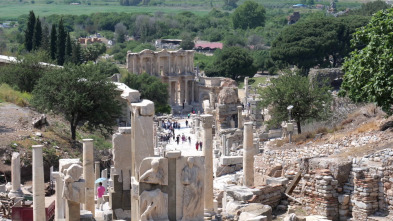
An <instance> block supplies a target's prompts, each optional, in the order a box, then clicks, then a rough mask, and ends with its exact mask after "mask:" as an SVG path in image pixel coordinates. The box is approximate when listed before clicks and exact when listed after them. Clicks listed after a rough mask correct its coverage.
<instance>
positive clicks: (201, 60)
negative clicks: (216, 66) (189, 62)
mask: <svg viewBox="0 0 393 221" xmlns="http://www.w3.org/2000/svg"><path fill="white" fill-rule="evenodd" d="M211 65H213V57H212V56H207V55H204V54H200V53H195V54H194V66H198V67H199V70H205V68H206V67H208V66H211Z"/></svg>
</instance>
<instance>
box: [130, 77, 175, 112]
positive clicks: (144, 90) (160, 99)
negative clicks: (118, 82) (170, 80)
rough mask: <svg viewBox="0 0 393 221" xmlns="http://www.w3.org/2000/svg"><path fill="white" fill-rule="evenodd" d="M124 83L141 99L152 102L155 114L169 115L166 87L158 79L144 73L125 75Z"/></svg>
mask: <svg viewBox="0 0 393 221" xmlns="http://www.w3.org/2000/svg"><path fill="white" fill-rule="evenodd" d="M124 83H125V84H126V85H127V86H128V87H130V88H132V89H135V90H138V91H139V92H140V93H141V97H142V98H144V99H148V100H151V101H153V102H154V105H155V109H156V112H158V113H169V112H170V106H169V105H168V98H169V97H168V96H169V95H168V85H167V84H164V83H162V82H161V81H160V79H159V78H157V77H154V76H150V75H148V74H146V73H143V74H141V75H138V74H127V76H126V77H125V78H124Z"/></svg>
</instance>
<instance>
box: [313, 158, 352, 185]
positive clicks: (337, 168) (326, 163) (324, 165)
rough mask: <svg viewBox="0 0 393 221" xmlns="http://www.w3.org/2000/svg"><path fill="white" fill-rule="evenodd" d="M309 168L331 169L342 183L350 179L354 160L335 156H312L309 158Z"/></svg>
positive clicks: (335, 177)
mask: <svg viewBox="0 0 393 221" xmlns="http://www.w3.org/2000/svg"><path fill="white" fill-rule="evenodd" d="M309 169H310V170H313V169H329V170H330V171H331V173H332V175H333V177H334V179H336V180H337V181H338V183H339V184H340V185H342V184H344V183H345V182H347V180H348V176H349V173H350V172H351V169H352V162H351V161H350V160H344V159H342V158H333V157H329V158H328V157H323V158H312V159H310V160H309Z"/></svg>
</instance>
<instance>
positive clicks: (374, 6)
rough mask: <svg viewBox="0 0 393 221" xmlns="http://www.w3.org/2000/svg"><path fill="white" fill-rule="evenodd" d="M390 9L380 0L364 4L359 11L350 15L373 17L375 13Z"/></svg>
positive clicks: (354, 11) (353, 11)
mask: <svg viewBox="0 0 393 221" xmlns="http://www.w3.org/2000/svg"><path fill="white" fill-rule="evenodd" d="M388 8H390V6H389V5H388V4H387V3H386V2H384V1H380V0H378V1H372V2H367V3H364V4H362V6H361V7H360V8H359V9H357V10H352V11H350V14H356V15H363V16H372V15H373V14H374V13H375V12H377V11H379V10H384V9H388Z"/></svg>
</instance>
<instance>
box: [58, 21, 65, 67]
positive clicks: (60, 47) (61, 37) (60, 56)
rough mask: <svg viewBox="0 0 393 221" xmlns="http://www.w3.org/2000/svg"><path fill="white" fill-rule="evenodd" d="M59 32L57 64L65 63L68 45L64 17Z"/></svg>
mask: <svg viewBox="0 0 393 221" xmlns="http://www.w3.org/2000/svg"><path fill="white" fill-rule="evenodd" d="M58 30H59V31H58V34H57V45H56V46H57V47H56V48H57V64H58V65H63V64H64V60H65V46H66V39H67V33H66V32H65V30H64V25H63V18H61V19H60V22H59V27H58Z"/></svg>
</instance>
